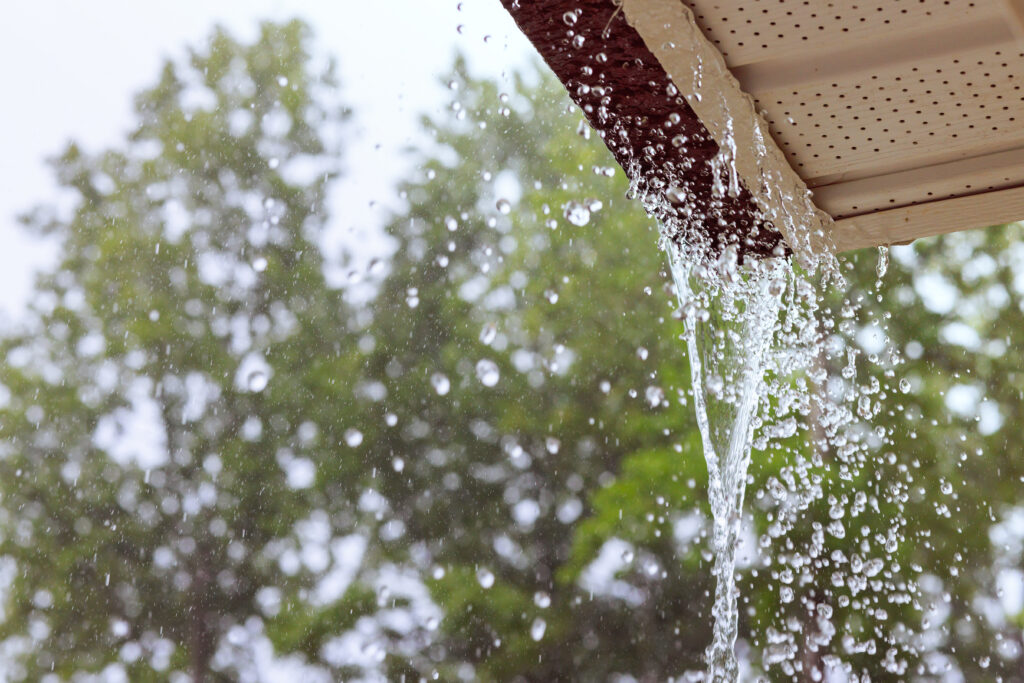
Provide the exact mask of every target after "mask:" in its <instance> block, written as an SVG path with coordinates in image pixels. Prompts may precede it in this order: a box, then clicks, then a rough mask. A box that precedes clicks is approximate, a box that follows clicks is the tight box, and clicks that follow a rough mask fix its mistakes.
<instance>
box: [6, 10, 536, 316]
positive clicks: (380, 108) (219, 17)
mask: <svg viewBox="0 0 1024 683" xmlns="http://www.w3.org/2000/svg"><path fill="white" fill-rule="evenodd" d="M294 16H298V17H302V18H304V19H306V20H307V21H309V22H310V23H311V24H312V25H313V27H314V29H315V31H316V37H317V48H318V49H320V50H325V51H328V52H330V53H332V54H334V55H335V56H336V57H337V58H338V62H339V66H340V72H341V80H342V85H343V87H344V89H345V92H346V94H347V99H348V101H349V102H351V104H352V106H353V108H354V109H355V110H356V113H357V119H356V121H355V127H356V130H355V131H354V133H355V134H354V135H353V143H352V144H351V145H350V146H349V148H348V151H347V158H346V166H347V168H348V169H349V171H350V173H348V175H347V177H346V178H344V179H343V180H342V181H341V182H342V187H341V188H340V200H339V202H340V203H343V204H344V205H345V211H344V212H343V215H339V212H337V211H336V212H334V214H333V215H334V217H335V221H336V224H335V226H334V229H335V233H334V234H335V235H336V236H337V239H353V238H355V237H356V235H359V234H360V233H361V232H362V233H373V232H374V231H376V230H377V229H378V227H379V224H380V218H381V216H382V215H383V210H382V208H380V207H386V206H388V205H393V204H394V198H393V192H392V191H391V188H392V185H393V182H394V180H395V179H396V177H397V176H398V175H399V174H400V173H401V171H402V169H403V168H405V164H404V163H403V155H402V154H401V152H400V150H401V149H402V148H403V147H405V146H407V145H409V144H410V143H415V142H417V141H418V139H419V138H418V132H417V125H416V120H417V117H418V115H419V114H420V113H421V112H424V111H436V110H438V108H439V107H442V106H444V104H445V102H446V100H445V99H444V93H443V90H442V89H441V88H438V87H437V85H436V83H437V80H438V78H439V76H440V75H441V74H443V73H444V72H445V71H446V70H447V68H448V67H449V66H450V65H451V63H452V58H453V56H454V54H455V52H456V50H461V51H462V52H463V53H465V54H466V55H467V57H468V58H469V61H470V65H471V68H472V69H473V71H474V72H475V73H476V74H478V75H489V76H493V77H496V78H507V76H508V75H509V74H510V73H511V71H512V70H513V69H515V68H517V67H520V66H522V65H524V64H527V63H528V62H529V60H530V59H531V56H532V54H533V53H532V48H530V46H529V44H528V43H527V42H526V40H525V39H524V38H523V37H522V36H521V35H520V34H518V32H517V31H516V30H515V26H514V24H513V23H512V21H511V19H510V18H509V17H508V15H507V14H506V13H505V12H504V10H503V9H502V8H501V5H500V3H499V2H498V0H464V1H463V2H457V1H456V0H373V1H372V2H366V1H361V0H340V1H339V0H292V1H290V2H285V1H283V0H175V1H174V2H159V3H157V2H139V1H138V0H89V2H80V1H78V0H33V1H32V2H14V3H8V4H7V5H6V6H5V7H4V21H3V22H0V63H3V64H4V66H5V68H4V79H3V84H4V90H5V93H4V98H3V100H4V105H3V108H2V109H0V142H2V150H3V152H2V163H0V239H2V241H0V244H2V247H3V248H0V321H3V320H4V319H5V318H6V319H9V318H10V317H11V316H16V315H17V311H18V310H19V309H20V308H21V307H22V306H23V305H24V302H25V301H26V299H27V297H28V295H29V294H30V291H31V282H32V280H31V278H32V273H33V271H34V270H35V269H37V268H39V267H40V266H44V265H45V264H46V263H47V261H48V260H52V255H53V253H54V251H53V249H52V247H48V246H46V245H40V244H38V243H36V242H35V241H34V240H32V239H31V238H29V237H27V236H26V235H25V233H24V231H23V230H22V229H21V228H20V227H19V226H18V224H17V222H16V221H15V216H16V214H18V213H20V212H22V211H25V210H27V209H29V208H30V207H31V206H33V205H34V204H37V203H39V202H42V201H48V200H51V199H52V198H53V197H54V196H55V192H54V187H55V186H54V183H53V181H52V179H51V174H50V172H49V169H48V167H47V166H46V164H45V163H44V160H45V159H46V158H47V157H49V156H52V155H54V154H56V153H58V152H59V151H60V150H61V149H62V148H63V146H64V145H65V144H66V142H67V141H68V140H70V139H74V140H76V141H78V142H79V143H81V144H82V145H84V147H85V148H86V149H87V150H88V151H96V150H99V149H102V148H103V147H106V146H111V145H115V144H117V143H118V141H119V140H120V139H121V138H122V136H123V134H124V132H125V131H126V130H128V129H129V127H130V125H131V122H132V111H131V101H132V95H133V94H134V93H135V92H137V91H138V90H140V89H141V88H144V87H146V86H148V85H150V84H151V83H152V82H153V81H154V80H155V78H156V76H157V75H158V69H159V66H160V63H161V61H162V60H163V59H164V58H166V57H178V56H180V55H182V54H183V52H184V46H186V45H196V44H199V43H201V42H202V41H203V40H204V39H205V37H206V36H207V35H209V32H210V29H211V27H212V26H213V25H214V24H217V23H220V24H222V25H224V26H226V27H228V28H229V29H231V30H232V31H233V32H234V33H235V34H236V35H238V36H240V37H243V38H251V37H253V36H255V33H256V25H257V23H258V21H260V20H262V19H286V18H291V17H294ZM460 27H461V29H460ZM485 36H486V37H487V40H485ZM353 169H354V170H355V171H356V172H352V171H353ZM371 201H374V202H375V205H376V208H371V205H370V203H371ZM362 241H363V242H366V243H371V244H372V240H369V241H367V240H365V239H363V240H362Z"/></svg>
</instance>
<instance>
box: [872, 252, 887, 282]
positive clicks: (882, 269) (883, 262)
mask: <svg viewBox="0 0 1024 683" xmlns="http://www.w3.org/2000/svg"><path fill="white" fill-rule="evenodd" d="M888 270H889V247H879V248H878V264H877V265H876V266H875V274H876V275H878V277H879V279H881V278H883V277H885V274H886V272H887V271H888Z"/></svg>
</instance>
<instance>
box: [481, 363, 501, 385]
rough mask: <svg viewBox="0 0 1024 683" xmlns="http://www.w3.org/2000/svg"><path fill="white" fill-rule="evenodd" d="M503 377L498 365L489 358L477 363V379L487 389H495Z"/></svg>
mask: <svg viewBox="0 0 1024 683" xmlns="http://www.w3.org/2000/svg"><path fill="white" fill-rule="evenodd" d="M500 377H501V372H500V371H499V370H498V364H497V363H495V362H494V361H493V360H490V359H488V358H481V359H480V360H478V361H477V363H476V378H477V379H478V380H480V383H481V384H483V385H484V386H485V387H493V386H494V385H495V384H497V383H498V379H500Z"/></svg>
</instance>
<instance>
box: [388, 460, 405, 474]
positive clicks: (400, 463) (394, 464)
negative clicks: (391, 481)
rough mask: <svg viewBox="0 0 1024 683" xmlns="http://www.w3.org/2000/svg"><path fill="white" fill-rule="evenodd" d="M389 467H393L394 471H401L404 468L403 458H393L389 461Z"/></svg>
mask: <svg viewBox="0 0 1024 683" xmlns="http://www.w3.org/2000/svg"><path fill="white" fill-rule="evenodd" d="M391 467H393V468H394V470H395V472H401V471H402V470H404V469H405V460H403V459H402V458H395V459H394V460H392V461H391Z"/></svg>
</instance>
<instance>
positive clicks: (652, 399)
mask: <svg viewBox="0 0 1024 683" xmlns="http://www.w3.org/2000/svg"><path fill="white" fill-rule="evenodd" d="M644 396H645V397H646V398H647V405H649V406H650V407H652V408H657V407H658V406H660V405H662V404H663V403H664V402H665V391H664V390H663V389H662V388H661V387H656V386H649V387H647V389H646V391H644Z"/></svg>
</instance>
